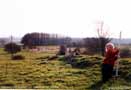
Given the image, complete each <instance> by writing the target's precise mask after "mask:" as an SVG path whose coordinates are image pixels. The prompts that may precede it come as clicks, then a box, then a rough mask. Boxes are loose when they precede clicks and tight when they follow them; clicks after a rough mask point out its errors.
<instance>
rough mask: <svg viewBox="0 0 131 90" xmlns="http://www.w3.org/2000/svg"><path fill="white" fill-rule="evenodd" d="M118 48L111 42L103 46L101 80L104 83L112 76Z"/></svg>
mask: <svg viewBox="0 0 131 90" xmlns="http://www.w3.org/2000/svg"><path fill="white" fill-rule="evenodd" d="M118 53H119V50H118V48H116V47H115V46H114V44H112V43H107V44H106V46H105V58H104V60H103V64H102V81H103V82H104V83H105V82H106V81H108V80H109V79H110V78H112V73H113V68H114V64H115V61H116V60H117V58H118Z"/></svg>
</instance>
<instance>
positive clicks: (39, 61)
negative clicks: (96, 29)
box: [0, 49, 131, 90]
mask: <svg viewBox="0 0 131 90" xmlns="http://www.w3.org/2000/svg"><path fill="white" fill-rule="evenodd" d="M18 54H21V55H23V56H25V60H11V59H10V55H9V54H7V53H6V52H4V51H3V49H0V88H1V89H2V88H17V89H18V88H19V89H25V88H26V89H43V90H44V89H45V90H49V89H51V90H58V89H59V90H130V89H131V59H130V58H125V59H121V68H120V73H121V74H120V77H119V78H118V79H117V80H113V79H112V80H110V81H109V82H107V83H105V84H102V83H101V82H100V81H101V72H100V71H101V68H100V67H101V62H102V57H100V56H88V55H81V56H77V57H75V60H76V61H75V65H73V64H71V63H70V62H68V61H66V59H65V57H64V56H58V57H56V58H53V59H51V57H53V56H54V55H55V53H54V52H48V53H47V52H46V53H44V52H31V51H22V52H20V53H18ZM85 62H86V64H84V66H85V65H86V66H85V67H80V66H82V65H83V63H85ZM79 65H80V66H79Z"/></svg>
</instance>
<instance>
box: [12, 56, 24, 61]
mask: <svg viewBox="0 0 131 90" xmlns="http://www.w3.org/2000/svg"><path fill="white" fill-rule="evenodd" d="M23 59H25V57H24V56H22V55H14V56H13V57H12V60H23Z"/></svg>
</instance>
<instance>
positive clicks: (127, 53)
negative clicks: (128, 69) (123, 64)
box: [120, 48, 131, 58]
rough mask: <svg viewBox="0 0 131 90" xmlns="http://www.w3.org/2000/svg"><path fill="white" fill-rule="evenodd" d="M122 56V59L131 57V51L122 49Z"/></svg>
mask: <svg viewBox="0 0 131 90" xmlns="http://www.w3.org/2000/svg"><path fill="white" fill-rule="evenodd" d="M120 56H121V57H122V58H127V57H131V52H130V49H129V48H123V49H121V52H120Z"/></svg>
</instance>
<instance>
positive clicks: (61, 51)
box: [59, 45, 67, 55]
mask: <svg viewBox="0 0 131 90" xmlns="http://www.w3.org/2000/svg"><path fill="white" fill-rule="evenodd" d="M66 51H67V47H66V46H65V45H61V46H60V50H59V55H65V54H66Z"/></svg>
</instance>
